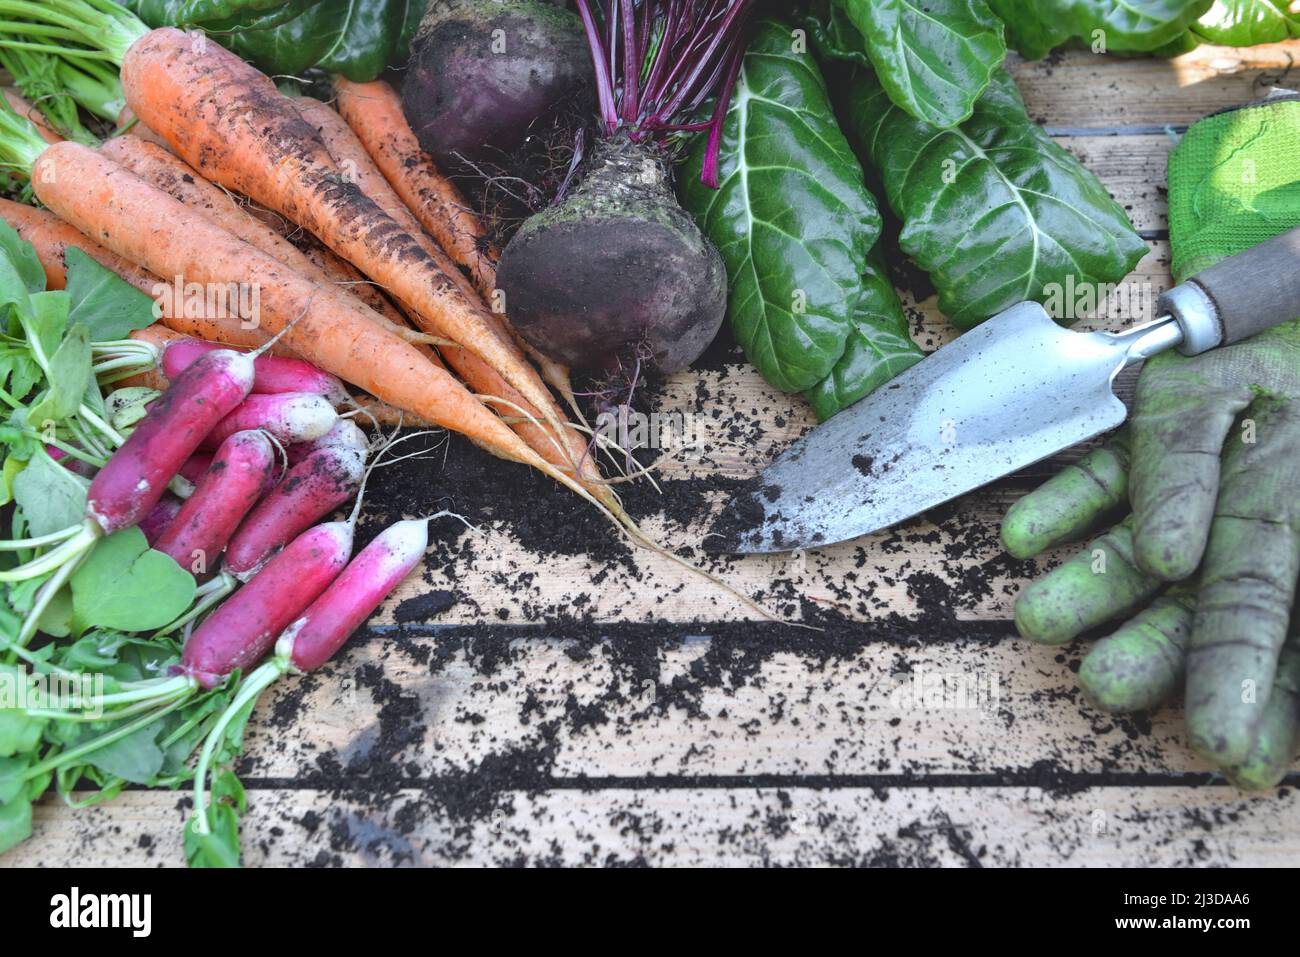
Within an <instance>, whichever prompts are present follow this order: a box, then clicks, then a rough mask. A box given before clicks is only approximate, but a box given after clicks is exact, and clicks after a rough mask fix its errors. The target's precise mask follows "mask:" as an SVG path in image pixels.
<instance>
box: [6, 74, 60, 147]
mask: <svg viewBox="0 0 1300 957" xmlns="http://www.w3.org/2000/svg"><path fill="white" fill-rule="evenodd" d="M0 95H3V96H4V98H5V102H6V103H8V104H9V109H11V110H13V111H14V112H15V113H17V114H18V115H19V116H21V117H22V118H23V119H25V120H27V121H28V122H30V123H31V124H32V126H34V127H36V132H38V133H40V134H41V139H43V140H45V142H47V143H57V142H59V140H61V139H63V137H62V136H60V135H59V134H58V133H56V132H54V130H53V128H51V126H50V124H49V122H47V121H46V119H45V114H44V113H42V112H41V111H40V110H38V109H37V108H36V107H34V106H32V104H30V103H28V102H27V100H26V99H24V98H23V95H22V94H21V93H19V92H18V91H17V90H15V89H14V88H13V87H9V86H6V87H4V88H3V89H0Z"/></svg>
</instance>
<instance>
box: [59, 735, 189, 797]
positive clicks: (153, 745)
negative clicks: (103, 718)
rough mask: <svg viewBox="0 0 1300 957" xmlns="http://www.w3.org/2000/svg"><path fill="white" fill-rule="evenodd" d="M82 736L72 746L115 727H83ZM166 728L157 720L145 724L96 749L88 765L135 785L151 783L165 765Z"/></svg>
mask: <svg viewBox="0 0 1300 957" xmlns="http://www.w3.org/2000/svg"><path fill="white" fill-rule="evenodd" d="M79 727H80V729H81V733H80V737H79V738H78V739H77V740H76V742H75V743H74V742H71V741H70V742H68V743H69V745H74V744H84V743H86V742H87V741H91V740H93V739H94V738H97V737H99V736H101V735H102V734H104V732H105V731H107V730H111V729H112V727H113V726H112V725H107V724H105V725H98V724H95V723H89V724H82V725H80V726H79ZM164 727H165V724H164V722H162V721H155V722H153V723H151V724H147V725H145V726H144V727H143V728H141V729H140V730H138V731H135V732H133V733H132V734H128V735H127V736H126V737H125V738H118V739H117V740H116V741H113V742H110V743H109V744H106V745H104V747H102V748H96V749H95V750H94V751H91V752H90V753H89V754H87V755H86V757H85V762H86V763H87V764H88V765H90V766H91V767H95V768H98V769H99V770H100V771H102V772H104V773H105V774H108V775H111V776H113V777H118V778H122V779H124V780H126V781H130V782H131V783H132V784H148V783H150V782H151V781H152V780H153V778H154V777H155V776H156V775H157V774H158V772H159V771H160V770H161V769H162V766H163V752H162V749H161V748H159V747H158V744H157V741H158V734H159V732H161V731H162V730H163V728H164Z"/></svg>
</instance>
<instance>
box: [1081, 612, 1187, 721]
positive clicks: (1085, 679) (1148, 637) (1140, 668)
mask: <svg viewBox="0 0 1300 957" xmlns="http://www.w3.org/2000/svg"><path fill="white" fill-rule="evenodd" d="M1195 613H1196V596H1195V593H1194V592H1193V591H1192V590H1191V589H1189V588H1175V589H1173V590H1171V591H1169V592H1168V593H1166V594H1164V595H1161V596H1160V597H1159V598H1157V599H1156V600H1155V601H1153V602H1152V603H1151V604H1150V605H1149V606H1148V607H1147V608H1145V609H1143V610H1142V611H1140V612H1138V613H1137V615H1135V616H1134V617H1133V618H1131V619H1130V620H1129V621H1127V622H1125V623H1124V624H1123V625H1122V626H1120V628H1119V630H1118V631H1116V632H1115V633H1114V634H1112V635H1109V636H1107V637H1106V638H1103V639H1102V640H1101V641H1099V642H1097V644H1096V645H1095V646H1094V647H1093V649H1092V651H1090V652H1089V653H1088V655H1087V657H1085V658H1084V659H1083V664H1082V666H1081V667H1080V668H1079V686H1080V687H1081V688H1082V689H1083V693H1084V694H1085V695H1087V697H1088V700H1090V701H1091V702H1092V703H1093V704H1095V705H1096V706H1097V707H1099V708H1101V710H1103V711H1109V712H1111V713H1113V714H1126V713H1128V712H1130V711H1150V710H1153V709H1155V708H1158V707H1159V706H1160V705H1162V704H1164V703H1165V702H1166V701H1167V700H1169V697H1170V696H1171V695H1172V694H1173V693H1174V692H1175V690H1177V688H1178V686H1179V683H1180V682H1181V681H1182V678H1183V675H1184V674H1185V672H1186V666H1187V644H1188V640H1189V639H1190V638H1191V634H1192V618H1193V616H1194V615H1195Z"/></svg>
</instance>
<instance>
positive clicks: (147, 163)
mask: <svg viewBox="0 0 1300 957" xmlns="http://www.w3.org/2000/svg"><path fill="white" fill-rule="evenodd" d="M100 152H101V153H103V154H104V155H105V156H107V157H108V158H109V159H111V160H113V161H114V162H115V163H118V164H120V165H121V166H123V167H125V168H126V169H128V170H130V171H131V172H132V173H135V175H137V176H139V177H140V178H141V179H142V180H144V181H145V182H146V183H148V184H150V185H151V186H155V187H157V188H158V189H161V190H162V191H163V192H164V193H167V194H168V195H169V196H172V197H173V198H175V199H177V200H179V201H180V202H182V203H184V204H185V205H186V206H189V207H190V208H191V209H194V210H196V211H197V212H199V213H201V214H203V215H204V216H206V217H207V218H208V219H210V220H212V221H213V222H214V223H216V224H217V225H218V226H221V227H222V228H223V229H225V230H226V231H227V232H230V233H233V234H234V235H235V236H237V237H239V238H240V239H242V240H244V242H246V243H250V244H252V245H253V246H256V247H257V248H258V249H260V250H261V251H262V252H264V253H266V254H267V255H268V256H270V257H271V258H272V259H275V260H276V261H277V262H280V263H283V264H284V265H286V266H288V267H289V268H290V269H293V270H296V271H297V272H300V273H302V274H303V275H304V276H306V277H307V278H308V279H310V280H311V281H312V282H316V283H319V284H321V285H325V286H329V285H332V284H333V279H332V277H331V276H330V275H329V274H327V273H326V272H325V271H324V269H323V268H321V267H320V266H317V265H316V264H315V263H314V262H312V260H311V259H310V258H309V257H308V256H306V255H305V254H304V253H303V252H302V250H300V249H299V248H298V247H297V246H295V245H294V244H293V243H291V242H289V241H288V240H287V239H285V238H284V237H282V236H280V235H279V234H278V233H276V232H275V231H274V230H273V229H271V228H270V227H269V226H267V225H266V224H265V223H264V222H262V221H260V220H258V219H254V218H253V217H252V216H251V215H249V214H248V212H247V211H246V210H245V209H244V207H243V206H242V205H241V204H240V203H238V202H237V201H236V200H235V199H234V198H233V197H232V196H230V194H229V193H227V192H225V191H224V190H222V189H221V188H220V187H218V186H214V185H212V184H211V183H209V182H208V181H207V180H205V179H204V178H203V177H201V176H200V175H199V174H198V173H197V172H196V171H195V170H194V169H193V168H191V167H190V166H188V165H187V164H186V163H185V161H184V160H181V159H178V158H177V157H176V156H175V155H173V154H172V153H169V152H168V151H167V150H164V149H163V148H162V147H159V146H155V145H154V144H153V143H149V142H146V141H145V140H142V139H137V138H136V137H134V136H119V137H118V138H117V139H114V140H109V141H108V142H107V143H105V144H104V145H103V146H101V147H100ZM332 258H334V259H335V261H338V260H337V257H332ZM347 275H348V276H349V278H350V277H351V275H352V274H351V273H348V274H347ZM340 288H341V289H342V291H343V292H347V293H351V294H353V295H356V296H357V297H358V298H359V299H361V300H362V301H363V302H365V303H366V305H371V304H372V301H374V300H371V299H370V298H369V297H367V296H366V295H364V293H365V292H366V291H370V292H376V290H374V287H373V286H368V285H367V284H366V283H364V282H359V283H357V284H356V285H353V286H344V287H340ZM377 301H379V302H383V297H382V296H378V297H377ZM372 308H373V306H372ZM388 308H389V310H390V312H391V316H392V318H391V319H390V321H392V322H394V324H397V325H401V324H403V322H402V319H401V317H400V315H398V314H397V312H396V310H393V309H392V306H391V305H389V306H388Z"/></svg>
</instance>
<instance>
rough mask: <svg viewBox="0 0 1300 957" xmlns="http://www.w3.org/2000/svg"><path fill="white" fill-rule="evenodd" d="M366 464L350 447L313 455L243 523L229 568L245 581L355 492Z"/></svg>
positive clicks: (230, 548) (231, 548)
mask: <svg viewBox="0 0 1300 957" xmlns="http://www.w3.org/2000/svg"><path fill="white" fill-rule="evenodd" d="M365 460H366V456H365V452H364V451H362V450H360V449H356V448H352V447H348V446H337V445H336V446H327V447H325V448H321V449H317V450H316V451H314V452H311V453H309V454H308V455H307V457H306V458H304V459H303V460H302V461H301V462H299V463H298V464H297V465H295V466H294V467H293V468H291V469H290V470H289V472H288V474H287V475H285V477H284V478H283V479H281V480H280V483H279V484H278V485H277V486H276V487H275V488H274V489H272V490H271V493H270V494H269V495H267V496H266V498H264V499H263V500H262V501H261V502H259V503H258V505H257V507H256V508H254V509H253V511H252V512H251V513H250V514H249V516H248V517H247V518H246V519H244V522H243V524H242V525H240V526H239V530H238V531H236V532H235V537H234V538H233V539H231V541H230V544H229V545H228V546H227V547H226V568H227V569H229V570H230V571H231V572H232V573H233V574H235V575H236V576H237V577H238V578H241V579H244V580H247V578H248V577H249V576H250V575H252V574H253V573H254V572H256V571H257V569H258V568H259V567H260V566H261V565H262V563H263V562H265V561H266V560H267V558H269V557H270V556H271V555H272V554H274V553H275V551H276V549H278V548H280V547H281V546H283V545H284V544H285V543H286V542H288V541H289V540H290V539H292V538H293V537H294V536H295V535H297V534H298V533H299V532H301V531H302V530H303V529H305V528H308V527H309V526H310V525H311V524H312V523H313V522H318V521H320V519H321V518H322V517H324V516H326V515H328V514H329V513H330V512H332V511H333V510H334V509H336V508H338V507H339V506H340V505H342V504H343V503H344V502H346V501H347V500H348V499H349V498H351V497H352V496H353V494H355V493H356V492H357V490H358V489H359V488H360V486H361V481H362V477H363V475H364V473H365Z"/></svg>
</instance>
